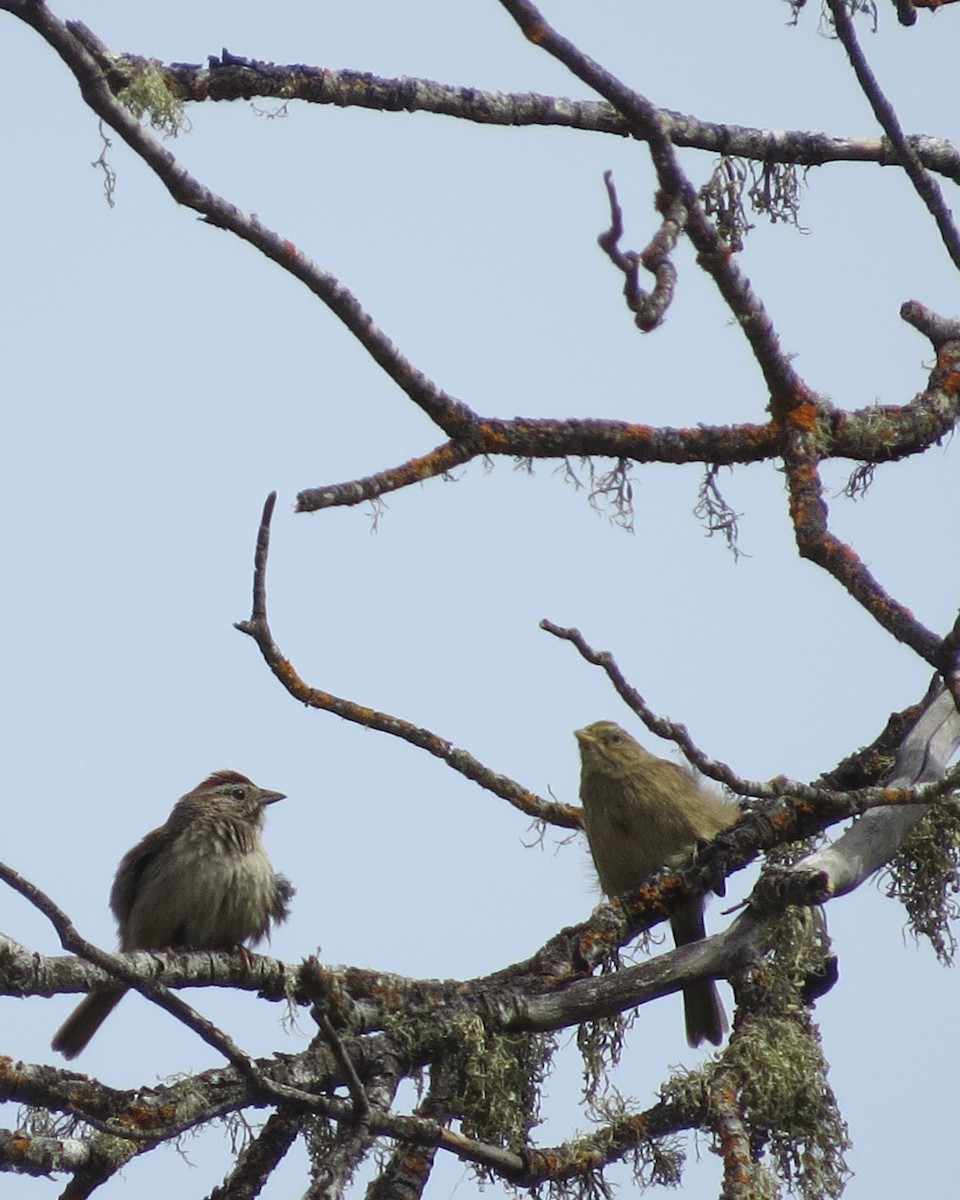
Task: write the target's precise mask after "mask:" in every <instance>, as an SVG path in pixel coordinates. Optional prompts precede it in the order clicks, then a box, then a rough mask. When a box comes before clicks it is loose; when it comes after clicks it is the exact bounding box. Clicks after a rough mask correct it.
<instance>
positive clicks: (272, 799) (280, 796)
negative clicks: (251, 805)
mask: <svg viewBox="0 0 960 1200" xmlns="http://www.w3.org/2000/svg"><path fill="white" fill-rule="evenodd" d="M286 798H287V797H286V794H285V793H284V792H266V791H262V792H261V793H260V804H261V805H262V806H264V807H265V806H266V805H268V804H276V802H277V801H278V800H286Z"/></svg>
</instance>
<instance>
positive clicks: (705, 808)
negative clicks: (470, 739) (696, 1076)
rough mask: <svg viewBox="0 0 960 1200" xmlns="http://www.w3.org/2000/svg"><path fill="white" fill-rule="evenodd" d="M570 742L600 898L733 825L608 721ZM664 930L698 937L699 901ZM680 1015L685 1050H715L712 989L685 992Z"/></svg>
mask: <svg viewBox="0 0 960 1200" xmlns="http://www.w3.org/2000/svg"><path fill="white" fill-rule="evenodd" d="M575 737H576V739H577V741H578V742H579V743H580V762H581V771H580V799H581V800H582V802H583V816H584V825H585V827H586V831H587V840H588V841H589V843H590V853H591V854H592V855H593V862H594V865H595V867H596V868H597V874H598V875H599V877H600V886H601V887H602V888H603V890H604V891H605V892H606V894H607V895H608V896H620V895H622V894H623V893H624V892H629V891H632V890H633V889H634V888H635V887H637V886H638V885H639V884H640V883H642V882H643V880H644V879H646V877H647V876H648V875H652V874H653V873H654V872H655V871H659V870H660V868H661V867H665V866H668V865H669V864H671V863H675V862H678V861H679V860H680V859H682V858H683V857H684V856H685V855H686V854H688V853H689V852H690V851H691V850H693V849H694V848H695V847H696V846H697V844H698V843H700V842H705V841H708V840H709V839H710V838H713V837H716V835H717V834H718V833H719V832H720V831H721V830H722V829H726V828H727V826H728V825H732V824H733V823H734V821H735V820H736V819H737V816H738V811H737V809H736V808H735V807H734V806H733V805H731V804H727V803H725V802H724V801H723V800H721V799H720V797H719V796H717V795H716V794H715V793H714V792H712V791H710V790H709V789H708V788H706V787H704V786H703V785H702V784H701V783H700V782H699V781H698V780H697V778H696V777H695V776H694V775H693V774H692V772H690V771H688V770H685V769H684V768H683V767H680V766H678V765H677V764H676V763H672V762H669V761H668V760H667V759H665V758H657V756H656V755H655V754H651V753H650V752H649V750H645V749H644V748H643V746H641V745H640V744H639V742H637V741H635V740H634V739H633V738H632V737H631V736H630V734H629V733H627V732H626V731H625V730H623V729H621V728H620V726H619V725H616V724H615V723H614V722H613V721H597V722H595V723H594V724H593V725H588V726H587V727H586V729H578V730H577V731H576V734H575ZM670 924H671V926H672V928H673V938H674V941H675V942H676V944H677V945H678V946H683V945H685V944H686V943H687V942H695V941H698V940H699V939H700V938H702V937H705V936H706V931H705V929H704V924H703V899H702V897H699V896H697V897H695V898H694V899H692V900H688V901H687V902H686V904H684V905H683V906H682V907H681V908H679V909H677V911H676V912H675V913H674V914H673V916H672V917H671V918H670ZM683 1007H684V1015H685V1017H686V1027H687V1041H688V1042H689V1044H690V1045H691V1046H699V1045H700V1043H701V1042H702V1041H704V1040H706V1041H708V1042H712V1043H713V1044H714V1045H715V1046H719V1044H720V1042H721V1041H722V1040H723V1035H724V1032H725V1030H726V1028H727V1020H726V1016H725V1015H724V1011H723V1005H722V1004H721V1003H720V997H719V995H718V994H717V989H716V987H715V986H714V984H713V981H712V980H709V979H708V980H704V981H702V982H699V983H691V984H689V985H688V986H687V987H685V988H684V989H683Z"/></svg>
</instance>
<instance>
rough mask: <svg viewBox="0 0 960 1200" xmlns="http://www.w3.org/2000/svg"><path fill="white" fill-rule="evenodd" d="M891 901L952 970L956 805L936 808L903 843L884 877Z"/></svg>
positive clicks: (957, 881) (959, 863) (958, 836)
mask: <svg viewBox="0 0 960 1200" xmlns="http://www.w3.org/2000/svg"><path fill="white" fill-rule="evenodd" d="M884 883H885V887H886V893H887V895H888V896H890V897H892V898H895V899H897V900H899V901H900V902H901V903H902V904H903V906H904V908H905V909H906V910H907V919H908V922H909V925H910V929H911V931H912V932H913V935H914V937H916V938H918V939H919V938H921V937H925V938H926V939H927V940H928V941H929V942H930V944H931V945H932V946H933V949H934V951H935V953H936V955H937V958H939V960H940V961H941V962H942V963H943V964H944V966H950V965H951V964H952V962H953V960H954V956H955V954H956V949H957V942H956V938H955V937H954V934H953V930H952V929H951V928H950V922H951V921H954V920H956V918H957V917H958V916H960V906H958V904H957V900H956V896H957V892H958V891H960V811H958V807H957V803H956V801H951V802H950V803H947V804H937V805H934V806H933V807H932V808H931V809H930V811H929V812H928V813H926V815H925V816H924V817H923V818H922V820H920V821H918V823H917V824H916V825H915V826H914V827H913V829H911V830H910V832H909V834H908V835H907V837H906V838H905V839H904V842H903V845H902V846H901V847H900V851H899V853H898V854H897V856H896V857H895V858H894V859H893V860H892V861H891V863H890V865H889V866H888V868H887V870H886V872H885V874H884Z"/></svg>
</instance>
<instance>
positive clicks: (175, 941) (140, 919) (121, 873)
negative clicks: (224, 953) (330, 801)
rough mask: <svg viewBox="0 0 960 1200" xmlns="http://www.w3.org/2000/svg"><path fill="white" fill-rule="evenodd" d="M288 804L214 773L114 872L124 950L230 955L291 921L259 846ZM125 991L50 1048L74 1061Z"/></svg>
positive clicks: (103, 994)
mask: <svg viewBox="0 0 960 1200" xmlns="http://www.w3.org/2000/svg"><path fill="white" fill-rule="evenodd" d="M283 799H285V796H284V795H283V793H282V792H269V791H267V790H266V789H265V788H260V787H257V785H256V784H255V783H251V781H250V780H249V779H248V778H247V777H246V775H240V774H239V773H238V772H237V771H215V772H214V773H213V774H212V775H211V776H210V777H209V779H205V780H204V781H203V783H200V784H198V785H197V786H196V787H195V788H194V789H193V791H192V792H187V794H186V795H185V796H182V797H181V798H180V799H179V800H178V801H177V803H176V804H175V805H174V807H173V811H172V812H171V813H170V816H169V817H168V818H167V821H166V824H164V825H161V826H160V828H159V829H154V830H153V831H152V832H150V833H148V834H147V835H146V837H145V838H143V839H142V841H140V842H138V843H137V844H136V846H134V847H133V849H132V850H130V851H129V852H128V853H127V854H126V855H124V857H123V859H122V861H121V863H120V866H119V867H118V868H117V874H116V878H115V879H114V881H113V887H112V889H111V891H110V908H111V909H112V910H113V915H114V916H115V917H116V919H117V926H118V929H119V933H120V949H121V950H164V949H177V950H233V949H236V948H238V947H240V946H243V945H245V944H246V943H254V942H258V941H260V940H261V938H264V937H266V936H267V935H268V934H269V932H270V929H271V927H272V926H273V925H277V924H279V923H280V922H281V921H284V920H286V918H287V915H288V912H289V903H290V900H291V898H292V897H293V894H294V887H293V885H292V884H291V883H290V880H289V879H287V878H286V877H285V876H283V875H277V874H275V872H274V870H273V865H272V864H271V862H270V859H269V857H268V856H267V851H266V849H265V848H264V845H263V841H262V839H261V836H260V835H261V832H262V830H263V821H264V809H265V808H266V806H267V805H268V804H275V803H276V802H277V801H278V800H283ZM125 991H127V988H126V987H124V986H122V985H117V986H116V987H109V988H97V989H96V990H95V991H92V992H91V993H90V994H89V995H88V996H87V997H86V998H85V999H84V1000H81V1002H80V1003H79V1004H78V1005H77V1007H76V1008H75V1009H74V1011H73V1012H72V1013H71V1015H70V1016H69V1017H68V1018H67V1019H66V1021H64V1023H63V1024H62V1025H61V1026H60V1028H59V1029H58V1030H57V1033H56V1035H55V1037H54V1039H53V1042H52V1045H53V1048H54V1050H59V1051H60V1052H61V1054H63V1055H64V1056H65V1057H66V1058H76V1056H77V1055H78V1054H79V1053H80V1051H81V1050H83V1048H84V1047H85V1046H86V1045H87V1043H88V1042H89V1041H90V1039H91V1038H92V1037H93V1035H94V1034H95V1033H96V1032H97V1030H98V1029H99V1028H100V1026H101V1025H102V1024H103V1022H104V1021H105V1020H106V1018H107V1017H108V1016H109V1015H110V1013H111V1012H112V1011H113V1009H114V1008H115V1007H116V1006H117V1004H119V1002H120V999H121V997H122V996H123V994H124V992H125Z"/></svg>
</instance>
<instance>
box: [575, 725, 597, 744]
mask: <svg viewBox="0 0 960 1200" xmlns="http://www.w3.org/2000/svg"><path fill="white" fill-rule="evenodd" d="M573 736H574V737H575V738H576V739H577V741H578V742H579V743H580V745H581V746H595V745H596V744H597V739H596V738H595V737H594V736H593V734H592V733H590V731H589V730H588V729H575V730H574V731H573Z"/></svg>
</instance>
